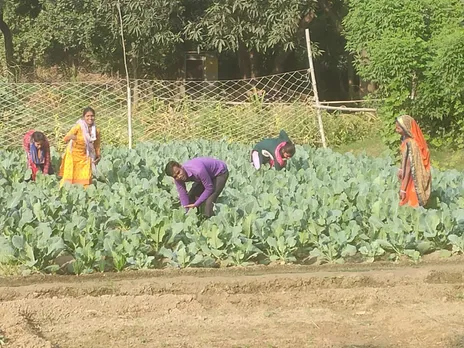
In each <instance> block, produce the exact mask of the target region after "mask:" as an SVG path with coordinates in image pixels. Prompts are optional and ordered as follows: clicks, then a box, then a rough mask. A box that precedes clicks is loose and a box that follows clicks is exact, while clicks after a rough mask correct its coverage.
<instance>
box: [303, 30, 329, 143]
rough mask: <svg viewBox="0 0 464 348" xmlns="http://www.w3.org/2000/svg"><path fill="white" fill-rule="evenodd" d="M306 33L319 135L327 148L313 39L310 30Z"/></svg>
mask: <svg viewBox="0 0 464 348" xmlns="http://www.w3.org/2000/svg"><path fill="white" fill-rule="evenodd" d="M305 32H306V48H307V51H308V61H309V72H310V74H311V84H312V87H313V93H314V101H315V104H316V114H317V121H318V123H319V133H320V135H321V140H322V147H324V148H326V147H327V143H326V141H325V133H324V125H323V124H322V113H321V104H320V103H319V94H318V92H317V82H316V74H315V73H314V65H313V57H312V54H311V38H310V36H309V29H306V30H305Z"/></svg>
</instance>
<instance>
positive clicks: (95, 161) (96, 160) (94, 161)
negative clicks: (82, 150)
mask: <svg viewBox="0 0 464 348" xmlns="http://www.w3.org/2000/svg"><path fill="white" fill-rule="evenodd" d="M100 160H101V158H100V156H99V157H96V158H95V159H94V160H92V162H93V164H95V165H97V164H98V162H100Z"/></svg>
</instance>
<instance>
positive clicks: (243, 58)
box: [238, 43, 251, 79]
mask: <svg viewBox="0 0 464 348" xmlns="http://www.w3.org/2000/svg"><path fill="white" fill-rule="evenodd" d="M238 66H239V68H240V74H241V75H242V78H244V79H246V78H248V77H250V74H251V62H250V53H249V52H248V50H247V49H246V47H245V45H244V44H243V43H240V44H239V47H238Z"/></svg>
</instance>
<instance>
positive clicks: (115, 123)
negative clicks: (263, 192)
mask: <svg viewBox="0 0 464 348" xmlns="http://www.w3.org/2000/svg"><path fill="white" fill-rule="evenodd" d="M310 81H311V80H310V76H309V73H308V71H307V70H300V71H293V72H288V73H282V74H277V75H271V76H265V77H259V78H253V79H243V80H218V81H185V80H179V81H175V80H174V81H173V80H133V81H131V85H130V87H131V99H130V101H131V105H132V113H131V126H132V127H131V129H132V131H131V134H129V127H128V111H127V105H128V98H127V89H126V88H127V87H126V82H125V80H110V81H99V82H66V83H63V82H61V83H0V147H1V148H9V147H19V146H20V145H21V141H22V136H23V135H24V133H25V132H27V131H28V130H31V129H35V130H40V131H43V132H44V133H45V134H46V135H47V138H48V139H49V141H50V143H51V144H52V145H53V146H55V147H56V148H58V149H62V148H63V147H64V144H63V141H62V139H63V137H64V135H65V134H66V132H67V131H68V130H69V129H70V128H71V127H72V125H74V124H75V123H76V121H77V120H78V119H79V117H81V111H82V109H83V108H84V107H86V106H92V107H93V108H94V109H95V111H96V123H97V126H98V127H99V128H100V130H101V134H102V141H103V143H104V144H115V145H126V144H128V142H129V137H131V138H132V142H133V143H134V144H136V143H137V142H142V141H153V140H157V141H164V140H166V141H167V140H176V139H179V140H180V139H182V140H185V139H200V138H201V139H210V140H222V139H224V140H227V141H231V142H242V143H253V142H256V141H259V140H260V139H262V138H264V137H274V136H277V134H278V133H279V131H280V129H285V130H286V131H287V133H288V134H289V135H290V137H291V138H292V139H293V140H294V141H295V142H297V143H309V144H314V145H318V144H320V140H321V137H320V134H319V132H318V123H317V118H316V112H315V108H314V102H313V93H312V88H311V82H310Z"/></svg>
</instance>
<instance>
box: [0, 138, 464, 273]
mask: <svg viewBox="0 0 464 348" xmlns="http://www.w3.org/2000/svg"><path fill="white" fill-rule="evenodd" d="M249 151H250V149H249V147H246V146H242V145H235V144H229V143H226V142H207V141H197V142H193V143H188V144H184V143H179V142H176V143H166V144H159V143H157V144H139V145H138V146H137V147H136V149H134V150H128V149H124V148H109V147H106V148H104V152H103V159H102V161H101V162H100V164H99V167H98V173H97V175H96V178H95V182H94V185H91V186H90V187H89V188H88V189H87V190H84V189H83V188H82V187H80V186H66V187H65V188H62V189H60V188H59V185H58V179H57V178H56V177H55V176H39V177H38V179H37V181H36V182H26V181H24V179H25V178H27V177H28V176H29V172H28V171H26V170H25V155H24V154H23V153H22V152H21V151H8V152H5V151H0V263H1V265H3V266H2V267H5V266H8V267H9V266H11V267H16V268H17V269H19V270H21V271H23V272H30V271H39V270H40V271H45V272H51V273H54V272H66V273H74V274H82V273H92V272H102V271H111V270H116V271H122V270H123V269H128V268H129V269H143V268H165V267H176V268H184V267H224V266H232V265H250V264H269V263H302V264H305V263H315V262H316V263H342V262H347V261H349V262H372V261H374V260H398V259H400V258H402V257H408V258H410V259H412V260H414V261H419V260H420V259H421V256H422V255H424V254H427V253H430V252H433V251H437V250H440V251H441V255H442V256H443V257H446V256H451V255H452V254H453V253H460V252H462V251H463V250H464V237H463V236H462V233H463V231H464V197H463V193H464V176H463V174H462V173H460V172H457V171H447V172H438V171H434V172H433V199H432V202H431V207H429V208H427V209H423V208H419V209H412V208H408V207H399V206H398V183H397V178H396V167H395V165H394V163H393V161H392V160H391V159H388V158H383V159H380V158H377V159H372V158H368V157H363V156H361V157H355V156H353V155H351V154H346V155H342V154H338V153H334V152H332V151H330V150H322V149H317V150H316V149H314V148H310V147H298V148H297V153H296V155H295V157H294V158H293V159H292V160H291V161H290V164H289V165H288V170H286V171H281V172H276V171H274V170H261V171H258V172H257V171H255V170H254V169H253V168H252V166H251V164H250V163H249V161H248V159H249ZM193 156H214V157H216V158H219V159H222V160H224V161H225V162H226V163H227V164H228V166H229V170H230V177H229V181H228V183H227V185H226V188H225V189H224V191H223V193H222V195H221V197H220V199H219V202H218V204H217V205H216V216H214V217H213V218H211V219H209V220H206V221H205V220H202V219H201V218H200V217H199V215H197V214H196V212H195V211H190V212H189V213H188V214H185V210H184V209H182V208H181V207H180V206H179V202H178V197H177V191H176V189H175V185H174V184H173V182H172V179H171V178H167V177H165V176H164V174H163V170H164V166H165V164H166V163H167V161H169V160H171V159H175V160H178V161H179V162H182V161H185V160H187V159H188V158H191V157H193ZM53 160H54V164H55V170H57V169H58V162H59V156H58V154H56V153H55V154H54V158H53ZM63 257H67V260H68V261H67V262H64V263H63V262H60V258H61V259H62V258H63Z"/></svg>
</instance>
